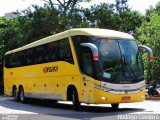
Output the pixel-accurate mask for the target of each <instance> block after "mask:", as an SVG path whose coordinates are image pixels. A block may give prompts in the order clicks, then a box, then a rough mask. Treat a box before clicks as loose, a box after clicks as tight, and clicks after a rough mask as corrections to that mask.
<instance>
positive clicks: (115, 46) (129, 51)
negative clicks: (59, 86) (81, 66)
mask: <svg viewBox="0 0 160 120" xmlns="http://www.w3.org/2000/svg"><path fill="white" fill-rule="evenodd" d="M73 43H74V45H75V47H76V52H77V54H79V53H80V51H79V52H78V50H79V48H80V46H79V45H80V43H93V44H95V45H96V46H97V48H98V51H99V61H98V66H94V69H97V71H98V72H97V73H96V74H98V76H100V78H99V79H100V80H101V81H105V82H109V83H116V84H127V83H128V84H129V83H136V82H139V81H142V80H144V72H143V70H144V69H143V62H142V58H141V54H140V52H139V49H138V46H137V44H136V42H135V41H134V40H128V39H122V38H97V37H87V36H76V37H74V38H73ZM81 56H82V55H78V57H79V58H80V57H81ZM79 61H81V59H79ZM89 70H90V69H89Z"/></svg>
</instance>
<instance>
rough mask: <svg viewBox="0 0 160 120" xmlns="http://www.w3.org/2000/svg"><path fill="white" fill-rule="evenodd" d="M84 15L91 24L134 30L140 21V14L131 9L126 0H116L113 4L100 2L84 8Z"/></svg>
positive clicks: (119, 29)
mask: <svg viewBox="0 0 160 120" xmlns="http://www.w3.org/2000/svg"><path fill="white" fill-rule="evenodd" d="M84 16H85V17H86V19H87V20H88V21H90V22H91V26H92V27H93V26H94V27H100V28H107V29H114V30H118V31H124V32H130V31H132V32H134V31H135V29H136V27H138V26H140V24H141V22H142V15H141V14H139V13H138V12H137V11H131V10H130V8H129V7H128V5H127V0H116V3H115V4H107V3H101V4H99V5H94V6H91V8H87V9H85V10H84Z"/></svg>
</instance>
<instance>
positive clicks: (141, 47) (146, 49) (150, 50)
mask: <svg viewBox="0 0 160 120" xmlns="http://www.w3.org/2000/svg"><path fill="white" fill-rule="evenodd" d="M138 47H139V49H140V50H145V51H147V53H148V60H149V61H153V60H154V57H153V51H152V49H151V48H149V47H147V46H145V45H138Z"/></svg>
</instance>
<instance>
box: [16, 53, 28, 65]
mask: <svg viewBox="0 0 160 120" xmlns="http://www.w3.org/2000/svg"><path fill="white" fill-rule="evenodd" d="M25 63H26V62H25V54H24V51H21V52H18V53H16V67H20V66H24V65H25Z"/></svg>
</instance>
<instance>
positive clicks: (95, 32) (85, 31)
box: [5, 28, 134, 55]
mask: <svg viewBox="0 0 160 120" xmlns="http://www.w3.org/2000/svg"><path fill="white" fill-rule="evenodd" d="M76 35H85V36H96V37H105V38H124V39H134V38H133V36H132V35H130V34H127V33H123V32H119V31H114V30H109V29H99V28H76V29H70V30H67V31H64V32H61V33H58V34H55V35H51V36H49V37H45V38H43V39H40V40H38V41H35V42H32V43H30V44H27V45H25V46H22V47H20V48H17V49H14V50H11V51H8V52H6V53H5V55H7V54H11V53H15V52H18V51H22V50H25V49H28V48H32V47H36V46H39V45H43V44H46V43H50V42H52V41H56V40H60V39H63V38H66V37H69V36H76Z"/></svg>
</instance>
